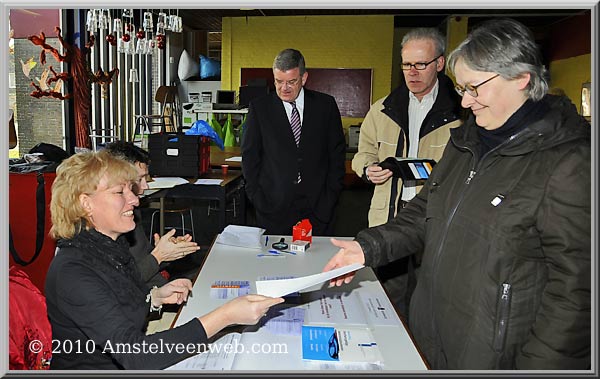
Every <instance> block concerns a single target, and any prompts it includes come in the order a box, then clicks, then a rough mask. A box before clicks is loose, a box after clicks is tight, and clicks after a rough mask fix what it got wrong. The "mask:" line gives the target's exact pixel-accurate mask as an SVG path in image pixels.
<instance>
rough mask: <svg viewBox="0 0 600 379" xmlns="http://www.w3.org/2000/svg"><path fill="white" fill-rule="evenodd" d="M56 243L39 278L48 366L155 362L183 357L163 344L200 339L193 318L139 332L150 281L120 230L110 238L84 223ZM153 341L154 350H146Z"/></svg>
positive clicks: (119, 366) (132, 366)
mask: <svg viewBox="0 0 600 379" xmlns="http://www.w3.org/2000/svg"><path fill="white" fill-rule="evenodd" d="M57 245H58V247H59V251H58V253H57V255H56V257H55V258H54V259H53V260H52V263H51V264H50V268H49V270H48V276H47V278H46V302H47V306H48V317H49V319H50V323H51V325H52V336H53V339H54V340H57V341H58V342H57V343H56V344H57V346H54V347H55V348H57V349H56V351H55V352H54V353H53V356H52V363H51V368H52V369H79V370H82V369H84V370H85V369H95V370H97V369H107V370H108V369H112V370H114V369H134V370H135V369H162V368H165V367H167V366H170V365H172V364H173V363H175V362H177V361H179V360H180V359H182V358H183V357H184V355H182V354H179V353H177V352H176V351H173V350H172V351H171V352H170V353H168V352H167V348H166V346H167V345H172V346H173V345H175V344H181V345H184V346H185V345H187V344H189V343H191V344H201V343H206V342H207V337H206V332H205V331H204V328H203V326H202V324H201V323H200V321H199V320H198V319H197V318H194V319H193V320H191V321H189V322H188V323H186V324H184V325H182V326H180V327H177V328H174V329H170V330H167V331H164V332H159V333H156V334H153V335H150V336H146V334H145V330H146V327H147V316H148V313H149V304H148V303H147V302H146V295H147V294H148V292H149V287H148V286H147V285H146V284H145V283H144V282H143V281H142V279H141V276H140V273H139V271H138V268H137V266H136V264H135V261H134V259H133V258H132V256H131V254H130V253H129V249H128V244H127V241H126V240H125V238H123V237H120V238H119V239H118V240H117V241H113V240H112V239H111V238H109V237H107V236H105V235H104V234H101V233H99V232H96V231H94V230H91V231H89V232H88V231H83V232H81V233H79V234H78V235H76V236H75V237H74V238H73V239H70V240H60V241H58V244H57ZM118 344H121V345H118ZM71 346H72V349H71ZM152 346H154V347H152ZM161 346H162V350H163V352H162V353H161V352H160V349H161ZM123 347H127V348H130V349H131V351H132V352H131V353H123V352H122V351H124V349H123ZM154 348H157V349H159V350H158V352H155V353H150V352H149V351H151V349H154ZM57 351H58V352H57ZM69 351H70V353H69Z"/></svg>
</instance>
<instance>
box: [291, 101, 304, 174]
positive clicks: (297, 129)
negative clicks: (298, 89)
mask: <svg viewBox="0 0 600 379" xmlns="http://www.w3.org/2000/svg"><path fill="white" fill-rule="evenodd" d="M290 104H291V105H292V115H291V117H290V125H291V127H292V134H294V140H295V141H296V146H298V145H300V133H301V132H302V124H301V123H300V113H299V112H298V108H296V102H295V101H292V102H290ZM301 180H302V178H301V177H300V172H298V183H300V181H301Z"/></svg>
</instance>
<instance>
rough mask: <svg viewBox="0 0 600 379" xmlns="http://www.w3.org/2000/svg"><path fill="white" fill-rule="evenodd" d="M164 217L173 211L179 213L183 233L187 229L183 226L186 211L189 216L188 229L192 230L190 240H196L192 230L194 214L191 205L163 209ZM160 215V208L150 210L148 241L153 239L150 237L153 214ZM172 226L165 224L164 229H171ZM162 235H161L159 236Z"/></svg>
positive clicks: (152, 227)
mask: <svg viewBox="0 0 600 379" xmlns="http://www.w3.org/2000/svg"><path fill="white" fill-rule="evenodd" d="M164 212H165V218H166V215H167V214H173V213H179V215H180V216H181V232H182V233H183V234H185V231H186V230H187V229H186V228H185V217H184V216H185V213H186V212H187V213H188V215H189V217H190V229H189V230H191V232H192V240H193V241H195V240H196V233H195V232H194V214H193V213H192V207H189V208H178V209H165V210H164ZM157 214H158V215H160V210H155V211H154V212H152V218H151V219H150V236H149V239H150V243H153V242H154V239H153V238H152V234H153V233H154V216H156V215H157ZM173 228H174V227H173V226H166V225H165V230H168V229H173ZM161 237H162V236H161Z"/></svg>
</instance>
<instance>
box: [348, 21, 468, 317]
mask: <svg viewBox="0 0 600 379" xmlns="http://www.w3.org/2000/svg"><path fill="white" fill-rule="evenodd" d="M445 45H446V44H445V39H444V36H442V34H441V33H440V32H439V31H438V30H437V29H434V28H416V29H412V30H411V31H409V32H408V33H407V34H406V35H405V36H404V38H403V39H402V72H403V74H404V82H403V83H402V84H401V85H400V86H399V87H398V88H396V89H395V90H393V91H392V93H390V94H389V95H388V96H386V97H384V98H382V99H379V100H378V101H376V102H375V103H374V104H373V105H372V106H371V109H370V110H369V112H368V113H367V115H366V117H365V119H364V121H363V123H362V125H361V128H360V135H359V141H358V152H357V153H356V154H355V156H354V159H353V160H352V169H353V170H354V171H355V172H356V173H357V175H359V176H361V177H362V178H363V179H364V180H366V181H368V182H371V183H373V184H375V189H374V192H373V198H372V199H371V207H370V209H369V226H370V227H373V226H377V225H381V224H384V223H386V222H387V221H388V220H391V219H392V218H394V216H396V213H397V212H398V209H399V208H403V207H404V206H405V205H406V203H407V202H409V201H410V200H411V199H412V198H413V197H414V196H415V195H416V194H417V193H418V192H419V190H420V188H421V185H422V184H423V183H422V181H421V182H417V181H414V180H412V181H408V180H407V181H405V182H403V181H402V179H401V178H396V177H392V172H391V171H390V170H388V169H382V168H381V167H379V165H378V163H379V162H382V161H383V160H385V159H386V158H388V157H402V158H404V157H411V158H431V159H434V160H436V161H438V160H439V159H440V158H441V156H442V152H443V151H444V148H445V146H446V143H447V142H448V139H449V137H450V132H449V130H450V128H452V127H457V126H459V125H460V120H459V114H460V99H459V97H458V96H457V95H456V93H455V92H454V89H453V83H452V81H451V80H450V79H449V78H448V77H447V76H446V75H444V73H443V72H442V70H443V69H444V63H445V60H444V50H445ZM418 261H419V259H418V257H415V256H413V257H407V258H404V259H401V260H399V261H396V262H393V263H391V264H389V265H386V266H383V267H380V268H378V269H377V275H378V277H379V280H381V281H382V283H383V285H384V287H385V288H386V290H387V291H388V293H389V294H390V296H391V297H392V300H394V302H395V303H396V305H397V307H398V309H399V310H400V311H401V312H403V313H404V314H405V315H408V303H409V301H410V296H411V293H412V288H413V287H414V281H415V278H414V274H415V271H414V270H413V268H414V267H417V266H418V265H419V262H418ZM409 274H410V275H409ZM409 277H410V278H409ZM409 279H410V280H409Z"/></svg>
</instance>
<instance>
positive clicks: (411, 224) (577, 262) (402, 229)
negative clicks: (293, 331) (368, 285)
mask: <svg viewBox="0 0 600 379" xmlns="http://www.w3.org/2000/svg"><path fill="white" fill-rule="evenodd" d="M542 101H547V102H548V108H549V111H548V112H547V113H546V115H545V116H544V117H543V118H542V119H541V120H540V121H537V122H534V123H532V124H531V125H529V126H528V127H526V128H525V129H524V130H522V131H521V132H519V133H518V134H516V135H515V136H514V138H512V139H509V140H507V141H505V142H504V143H502V144H500V145H499V146H497V147H496V148H494V149H492V150H490V151H489V152H488V153H486V154H485V155H484V156H483V157H480V156H479V153H478V152H479V151H480V149H479V138H478V136H477V129H476V128H478V126H477V125H475V123H474V120H473V119H472V118H471V119H469V120H468V121H467V122H466V123H465V125H463V126H462V127H460V128H457V129H454V130H452V137H451V142H452V143H451V144H450V145H449V146H448V147H447V149H446V151H445V152H444V156H443V158H442V160H441V161H440V162H439V163H438V165H436V167H435V168H434V170H433V173H432V176H431V177H430V179H429V180H428V181H427V182H426V184H425V186H424V187H423V190H421V192H420V193H419V194H418V195H417V196H416V197H415V198H414V199H413V200H412V201H411V202H410V203H409V204H408V206H407V207H406V208H405V209H403V210H402V211H401V212H399V213H398V215H397V217H396V218H395V219H393V220H392V221H390V222H389V223H387V224H385V225H382V226H380V227H377V228H372V229H367V230H365V231H363V232H361V233H359V234H358V235H357V237H356V240H357V241H358V242H359V243H360V245H361V246H362V248H363V250H364V252H365V256H366V263H367V264H368V265H371V266H378V265H381V264H384V263H386V262H389V261H391V260H394V259H398V258H400V257H402V256H405V255H408V254H411V253H415V252H418V251H420V250H421V249H424V254H423V262H422V265H421V272H420V275H419V279H418V282H417V287H416V289H415V292H414V294H413V297H412V300H411V304H410V317H409V320H410V330H411V332H412V333H413V335H414V337H415V340H416V342H417V344H418V346H419V348H420V349H421V351H422V352H423V353H424V355H425V357H426V358H427V360H428V361H429V363H430V365H431V367H432V368H435V369H542V370H555V369H586V368H588V366H589V365H590V344H591V334H590V275H591V274H590V257H591V254H590V251H591V216H590V208H591V207H590V204H591V180H590V174H591V169H590V127H589V124H587V123H586V122H585V121H584V120H583V118H582V117H580V116H579V115H578V114H577V112H576V110H575V107H574V106H573V105H572V104H571V103H570V102H569V101H568V99H566V98H557V97H555V96H547V97H546V98H544V99H543V100H542Z"/></svg>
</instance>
